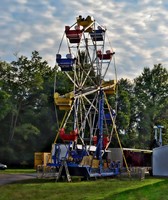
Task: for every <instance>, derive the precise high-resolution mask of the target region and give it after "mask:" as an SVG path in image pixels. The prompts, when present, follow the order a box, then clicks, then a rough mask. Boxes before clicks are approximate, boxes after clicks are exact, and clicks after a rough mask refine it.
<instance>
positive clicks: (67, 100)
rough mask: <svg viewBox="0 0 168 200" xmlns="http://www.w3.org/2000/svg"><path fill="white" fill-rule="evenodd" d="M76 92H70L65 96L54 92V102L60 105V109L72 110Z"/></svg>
mask: <svg viewBox="0 0 168 200" xmlns="http://www.w3.org/2000/svg"><path fill="white" fill-rule="evenodd" d="M73 97H74V93H73V92H70V93H68V94H65V95H63V96H61V95H59V93H57V92H55V93H54V102H55V104H56V105H57V106H58V107H59V109H60V110H70V109H71V106H72V103H73Z"/></svg>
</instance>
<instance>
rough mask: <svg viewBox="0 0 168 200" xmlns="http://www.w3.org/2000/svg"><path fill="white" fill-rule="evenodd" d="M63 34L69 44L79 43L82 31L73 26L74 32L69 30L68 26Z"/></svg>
mask: <svg viewBox="0 0 168 200" xmlns="http://www.w3.org/2000/svg"><path fill="white" fill-rule="evenodd" d="M65 34H66V37H67V38H68V39H69V42H70V43H79V42H80V39H81V37H82V30H80V27H79V26H75V30H70V26H65Z"/></svg>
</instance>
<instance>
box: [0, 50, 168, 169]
mask: <svg viewBox="0 0 168 200" xmlns="http://www.w3.org/2000/svg"><path fill="white" fill-rule="evenodd" d="M55 74H56V77H57V91H58V92H59V93H60V94H64V93H66V92H68V91H69V90H70V88H71V87H72V85H71V84H70V81H69V80H68V78H67V76H65V74H64V73H62V72H60V71H59V70H57V66H55V67H54V68H51V67H50V66H49V65H48V63H47V62H46V61H43V59H42V57H41V56H40V55H39V53H38V52H37V51H34V52H32V56H31V58H30V59H29V58H27V57H25V56H20V57H19V58H17V60H16V61H12V62H11V63H8V62H6V61H0V161H1V162H5V163H8V164H9V165H22V166H25V165H29V166H30V165H33V160H34V152H49V151H50V150H51V145H52V143H53V141H54V139H55V136H56V133H57V130H58V128H59V127H58V123H60V122H59V121H58V118H57V115H56V112H55V109H56V108H55V105H54V100H53V93H54V89H55V85H54V80H55ZM115 101H116V103H117V104H116V105H117V116H116V125H117V130H118V133H119V137H120V140H121V143H122V145H123V147H129V148H143V149H152V148H153V147H154V146H153V140H154V129H153V126H154V125H162V126H164V129H163V144H164V145H166V144H168V70H167V69H166V68H165V67H163V66H162V64H160V63H159V64H156V65H154V66H153V68H152V69H150V68H149V67H144V70H143V72H142V73H141V75H140V76H138V77H136V78H135V79H134V80H128V79H120V80H118V92H117V95H116V98H115ZM57 114H58V115H59V116H61V115H63V114H62V112H61V111H58V113H57ZM113 137H114V138H113V139H112V143H111V147H117V146H118V143H117V139H116V136H115V134H114V136H113Z"/></svg>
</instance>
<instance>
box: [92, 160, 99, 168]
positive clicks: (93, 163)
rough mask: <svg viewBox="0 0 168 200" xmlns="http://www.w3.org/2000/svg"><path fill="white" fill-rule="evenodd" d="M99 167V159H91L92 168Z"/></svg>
mask: <svg viewBox="0 0 168 200" xmlns="http://www.w3.org/2000/svg"><path fill="white" fill-rule="evenodd" d="M98 167H99V160H97V159H93V160H92V168H98Z"/></svg>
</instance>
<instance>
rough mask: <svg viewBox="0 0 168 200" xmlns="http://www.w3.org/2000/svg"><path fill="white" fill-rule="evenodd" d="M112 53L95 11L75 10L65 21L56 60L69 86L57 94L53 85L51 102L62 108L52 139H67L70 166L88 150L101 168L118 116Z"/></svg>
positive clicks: (79, 160)
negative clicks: (73, 18)
mask: <svg viewBox="0 0 168 200" xmlns="http://www.w3.org/2000/svg"><path fill="white" fill-rule="evenodd" d="M114 54H115V52H114V51H113V49H112V47H111V45H110V42H109V40H108V37H107V29H106V28H105V27H103V26H101V25H100V24H99V23H98V22H97V21H96V20H95V19H94V18H93V17H91V16H87V17H86V18H83V17H82V16H79V17H77V18H76V22H75V23H74V24H73V25H72V26H65V31H64V34H63V38H62V40H61V43H60V46H59V50H58V53H57V54H56V62H57V65H58V67H59V68H58V70H59V71H61V73H63V74H65V75H66V76H67V78H68V79H69V80H70V82H71V83H72V85H73V90H71V91H68V92H67V93H66V94H63V95H60V94H59V93H58V92H57V88H55V93H54V102H55V105H56V107H57V108H58V109H59V110H61V111H62V112H64V117H63V119H62V122H61V124H60V127H59V131H58V134H57V136H56V139H55V143H57V139H58V138H60V139H61V140H62V141H63V143H64V144H66V145H69V146H68V148H67V149H68V153H67V154H66V158H67V161H69V160H68V159H69V158H68V156H67V155H69V154H71V157H72V160H71V166H72V162H74V166H77V165H82V164H81V163H82V161H83V158H84V157H85V156H89V155H90V152H92V153H93V156H94V158H96V159H97V160H98V161H99V164H98V166H97V167H98V168H101V170H99V173H102V172H103V171H102V170H103V167H102V162H103V155H104V154H105V152H106V150H107V148H108V146H109V144H110V142H111V139H112V135H113V132H114V126H115V118H116V109H115V108H116V106H115V100H114V99H115V95H116V88H117V77H116V68H115V61H114ZM112 103H113V105H112ZM79 150H81V152H82V153H81V152H80V153H79ZM100 163H101V164H100ZM83 166H84V165H83ZM80 167H81V166H80ZM94 168H95V167H94ZM100 171H101V172H100Z"/></svg>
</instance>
